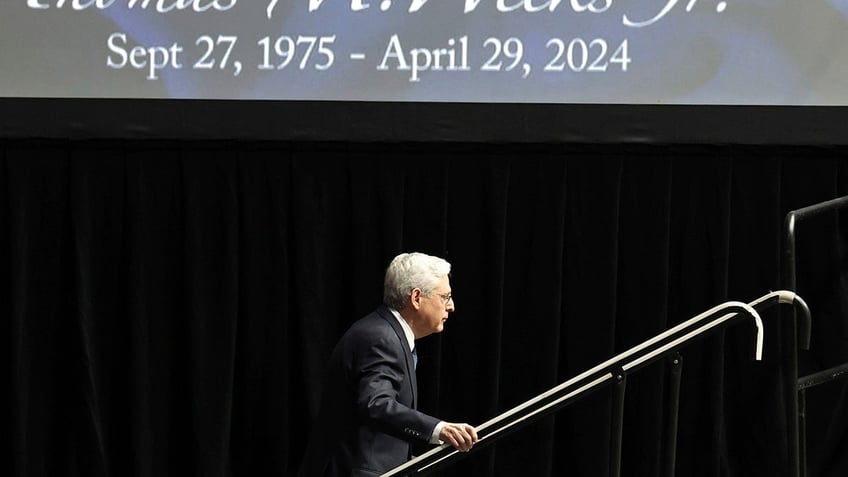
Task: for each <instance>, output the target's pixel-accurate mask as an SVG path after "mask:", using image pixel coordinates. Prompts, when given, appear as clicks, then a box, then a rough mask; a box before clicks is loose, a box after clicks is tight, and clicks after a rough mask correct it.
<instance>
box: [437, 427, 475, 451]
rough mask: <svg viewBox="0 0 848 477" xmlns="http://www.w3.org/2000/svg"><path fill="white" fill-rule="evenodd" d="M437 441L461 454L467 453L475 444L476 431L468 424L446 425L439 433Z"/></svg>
mask: <svg viewBox="0 0 848 477" xmlns="http://www.w3.org/2000/svg"><path fill="white" fill-rule="evenodd" d="M439 439H441V440H442V441H443V442H447V443H448V444H450V445H452V446H454V447H455V448H457V449H458V450H459V451H461V452H468V451H470V450H471V448H472V447H473V446H474V444H476V443H477V431H476V430H474V428H473V427H471V426H470V425H468V424H453V423H450V422H449V423H447V424H445V427H443V428H442V431H441V432H440V433H439Z"/></svg>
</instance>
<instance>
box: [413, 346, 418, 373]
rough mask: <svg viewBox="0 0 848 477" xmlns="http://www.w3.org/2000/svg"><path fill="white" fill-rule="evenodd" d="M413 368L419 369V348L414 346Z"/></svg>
mask: <svg viewBox="0 0 848 477" xmlns="http://www.w3.org/2000/svg"><path fill="white" fill-rule="evenodd" d="M412 368H413V369H418V348H412Z"/></svg>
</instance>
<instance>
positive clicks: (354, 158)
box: [0, 140, 848, 477]
mask: <svg viewBox="0 0 848 477" xmlns="http://www.w3.org/2000/svg"><path fill="white" fill-rule="evenodd" d="M846 151H848V150H846V149H845V148H843V147H829V148H822V147H812V146H810V147H801V146H799V147H770V146H730V145H728V146H716V145H712V146H700V145H686V146H683V145H676V146H675V145H651V146H647V145H646V146H640V145H621V144H606V145H563V144H523V145H510V144H473V143H460V144H438V143H436V144H429V143H427V144H424V143H421V144H418V143H367V144H366V143H325V144H314V143H296V142H209V141H199V142H189V141H165V140H150V141H122V140H101V141H84V140H74V141H46V140H45V141H38V140H6V141H2V142H0V231H2V232H0V313H2V316H3V317H4V319H3V320H2V321H3V326H2V333H3V348H4V349H5V350H7V352H6V354H5V356H6V364H5V366H3V368H2V369H3V371H2V372H3V375H2V381H3V382H5V383H7V386H6V387H5V388H6V391H5V392H4V393H2V395H3V396H4V397H3V402H2V403H0V404H2V409H3V413H2V415H3V419H2V428H3V430H2V434H3V435H6V436H8V437H9V441H10V442H9V444H8V445H7V446H4V451H3V458H2V459H0V462H2V463H0V466H2V469H0V472H2V474H3V475H11V476H86V477H98V476H121V477H130V476H140V477H148V476H157V477H159V476H180V477H183V476H210V477H214V476H222V477H223V476H247V475H250V476H254V475H263V476H265V475H267V476H273V475H278V476H285V475H292V473H293V471H294V470H295V469H296V468H297V465H298V463H299V459H300V456H301V454H302V451H303V448H304V440H305V436H306V435H307V434H308V433H309V431H310V429H311V417H312V416H313V415H314V413H315V411H316V404H317V402H318V396H319V394H320V391H321V390H320V381H321V377H322V371H323V366H324V363H325V360H326V358H327V357H328V355H329V352H330V350H331V348H332V346H333V345H334V343H335V341H336V340H337V339H338V337H339V336H340V335H341V333H342V332H343V331H344V329H345V328H346V327H347V326H348V325H349V324H350V323H351V322H353V321H354V320H355V319H357V318H359V317H360V316H362V315H364V314H365V313H367V312H369V311H370V310H372V309H373V308H374V307H375V306H376V305H377V304H379V302H380V300H381V294H382V274H383V271H384V268H385V266H386V264H387V263H388V261H389V260H390V259H391V258H392V257H393V256H394V255H395V254H397V253H399V252H402V251H412V250H418V251H423V252H427V253H432V254H436V255H440V256H444V257H445V258H447V259H448V260H449V261H451V262H452V264H453V266H454V269H453V274H452V286H453V289H454V296H455V297H456V308H457V310H456V313H455V314H453V315H452V317H451V319H450V321H448V323H447V326H446V331H445V332H444V333H442V334H441V335H436V336H432V337H428V338H426V339H424V340H423V341H422V343H421V348H422V351H421V364H420V367H419V370H420V371H419V383H420V388H421V390H422V392H423V395H422V399H421V402H422V403H421V408H422V409H423V410H425V411H427V412H430V413H431V414H434V415H436V416H439V417H441V418H443V419H447V420H455V421H466V422H469V423H472V424H480V423H482V422H484V421H486V420H488V419H489V418H491V417H493V416H495V415H497V414H499V413H501V412H504V411H505V410H507V409H509V408H511V407H513V406H515V405H518V404H520V403H521V402H523V401H525V400H527V399H529V398H531V397H533V396H535V395H537V394H538V393H541V392H543V391H545V390H547V389H549V388H551V387H553V386H555V385H557V384H558V383H560V382H562V381H564V380H566V379H568V378H570V377H572V376H575V375H576V374H579V373H580V372H582V371H584V370H586V369H588V368H590V367H592V366H594V365H596V364H599V363H600V362H602V361H604V360H606V359H608V358H610V357H612V356H613V355H615V354H617V353H620V352H622V351H625V350H626V349H628V348H630V347H632V346H635V345H636V344H638V343H640V342H642V341H644V340H646V339H648V338H650V337H652V336H654V335H656V334H658V333H660V332H662V331H663V330H665V329H667V328H669V327H671V326H673V325H675V324H677V323H680V322H682V321H684V320H686V319H688V318H690V317H692V316H694V315H696V314H698V313H700V312H702V311H705V310H706V309H708V308H711V307H712V306H714V305H717V304H719V303H721V302H724V301H727V300H738V301H744V302H749V301H752V300H754V299H756V298H758V297H760V296H762V295H764V294H766V293H768V292H769V291H771V290H777V289H779V288H780V287H781V283H780V269H781V268H780V267H781V260H782V257H781V243H782V239H781V237H782V234H783V218H784V216H785V214H786V213H787V212H788V211H790V210H793V209H797V208H800V207H804V206H807V205H811V204H814V203H817V202H821V201H824V200H828V199H832V198H835V197H838V196H842V195H846V194H848V161H846V160H845V159H846ZM846 227H848V219H846V212H842V213H837V212H833V213H828V214H825V215H824V216H823V217H822V218H820V219H816V220H815V221H810V223H809V224H805V225H804V228H803V230H800V231H799V237H798V279H797V283H798V287H797V291H798V293H799V294H800V295H801V296H802V297H804V298H805V299H806V300H807V302H808V303H809V305H810V308H811V310H812V313H813V342H812V350H811V351H810V352H804V353H802V354H801V364H800V365H801V373H802V374H804V373H809V372H813V371H818V370H821V369H825V368H827V367H830V366H834V365H837V364H841V363H844V362H846V361H848V313H846V312H847V311H848V310H847V309H848V263H846V262H847V261H848V250H846V246H848V230H846ZM781 316H783V315H782V314H781V313H779V312H778V311H777V310H776V309H775V311H769V312H767V313H765V314H764V316H763V318H764V321H765V328H766V333H765V358H764V360H763V362H761V363H757V362H754V361H753V359H752V358H753V352H754V350H753V331H752V327H751V326H750V325H749V324H747V323H744V322H740V323H739V324H734V325H732V326H730V327H728V328H726V329H724V330H723V331H721V332H719V333H716V334H713V335H710V336H709V337H707V338H705V339H703V340H701V341H698V342H696V343H695V344H693V345H691V346H689V347H686V348H685V349H683V350H682V354H683V356H684V367H683V370H684V371H683V380H682V390H681V401H680V424H679V435H678V439H677V453H676V462H677V475H679V476H745V477H748V476H769V477H773V476H780V475H788V471H787V466H788V464H787V463H788V451H787V437H786V428H787V418H786V414H785V410H784V409H785V402H784V396H783V394H782V392H783V391H782V389H783V386H784V383H783V382H782V378H781V374H782V370H781V368H782V366H783V364H782V363H783V358H782V353H784V352H785V350H784V349H783V346H782V344H781V343H782V339H781V336H782V334H783V333H786V332H788V328H787V327H786V325H785V323H787V320H785V317H784V318H782V317H781ZM668 385H669V379H668V376H667V363H666V362H663V361H660V362H657V363H655V364H653V365H651V366H650V367H647V368H645V369H643V370H640V371H639V372H638V373H635V374H633V375H632V376H629V377H628V384H627V391H626V401H625V420H624V440H623V465H622V475H624V476H648V475H660V473H661V470H662V465H663V459H664V458H665V452H666V450H667V449H666V444H665V442H666V437H667V436H666V434H665V432H664V429H665V424H666V421H667V419H668V416H667V414H666V412H665V405H666V397H665V396H666V391H667V387H668ZM808 400H809V401H810V404H809V409H808V420H809V430H808V434H809V439H808V442H807V446H808V449H809V455H810V461H809V465H810V469H811V474H810V475H812V476H817V477H827V476H841V475H845V474H846V473H848V452H846V451H848V415H846V412H845V410H844V409H845V406H846V404H848V386H846V384H844V383H838V382H837V383H832V384H828V385H826V386H822V387H821V388H820V389H818V388H817V389H814V390H811V391H810V392H809V394H808ZM611 406H612V399H611V393H610V391H609V390H601V391H598V392H596V393H593V394H592V395H591V396H590V397H588V398H586V399H583V400H580V401H578V402H577V403H575V404H574V405H572V406H569V407H568V408H566V409H565V410H563V411H562V412H560V413H558V414H556V415H555V416H552V417H548V418H545V419H543V420H540V421H538V422H535V423H533V424H532V425H530V426H528V427H526V428H525V429H524V430H523V431H522V432H519V433H516V434H513V435H511V436H509V437H507V438H505V439H503V440H501V441H500V442H499V443H498V444H496V445H494V446H492V447H489V448H487V449H484V450H482V451H480V452H479V453H476V454H472V455H470V456H468V457H467V458H466V459H464V460H462V461H460V462H459V463H458V464H457V465H456V466H454V467H453V468H451V469H449V470H446V471H445V472H443V473H442V474H441V475H476V476H515V475H523V476H527V477H530V476H553V475H571V476H587V477H596V476H605V475H609V458H610V425H611V420H612V417H611V415H612V409H611ZM328 431H331V430H328Z"/></svg>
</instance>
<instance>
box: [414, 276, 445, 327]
mask: <svg viewBox="0 0 848 477" xmlns="http://www.w3.org/2000/svg"><path fill="white" fill-rule="evenodd" d="M419 299H420V301H419V304H420V306H419V308H418V319H417V320H416V323H415V324H416V326H415V327H414V328H413V331H414V332H415V337H416V338H422V337H424V336H427V335H430V334H433V333H441V332H442V330H443V329H444V328H445V321H447V319H448V313H451V312H453V311H454V310H455V308H454V303H453V297H451V287H450V279H448V277H447V275H444V276H442V277H441V279H440V280H439V284H438V285H437V286H436V288H435V289H434V290H433V292H432V293H431V294H430V296H424V295H421V296H420V298H419Z"/></svg>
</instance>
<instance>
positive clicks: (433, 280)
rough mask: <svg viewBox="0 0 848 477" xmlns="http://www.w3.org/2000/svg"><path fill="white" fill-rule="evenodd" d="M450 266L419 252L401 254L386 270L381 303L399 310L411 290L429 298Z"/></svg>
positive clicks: (441, 260) (443, 261) (439, 259)
mask: <svg viewBox="0 0 848 477" xmlns="http://www.w3.org/2000/svg"><path fill="white" fill-rule="evenodd" d="M450 270H451V265H450V263H448V262H447V261H446V260H444V259H442V258H439V257H433V256H431V255H426V254H423V253H419V252H413V253H402V254H400V255H398V256H397V257H395V258H394V259H393V260H392V262H391V263H390V264H389V267H388V268H387V269H386V278H385V280H384V282H383V303H384V304H385V305H386V306H388V307H391V308H394V309H395V310H400V309H401V308H403V306H404V304H405V303H406V300H407V298H409V294H410V293H412V290H414V289H416V288H419V289H420V290H421V293H422V294H423V295H424V296H430V294H431V293H433V290H435V288H436V287H437V286H438V284H439V279H441V277H443V276H445V275H448V274H450Z"/></svg>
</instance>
